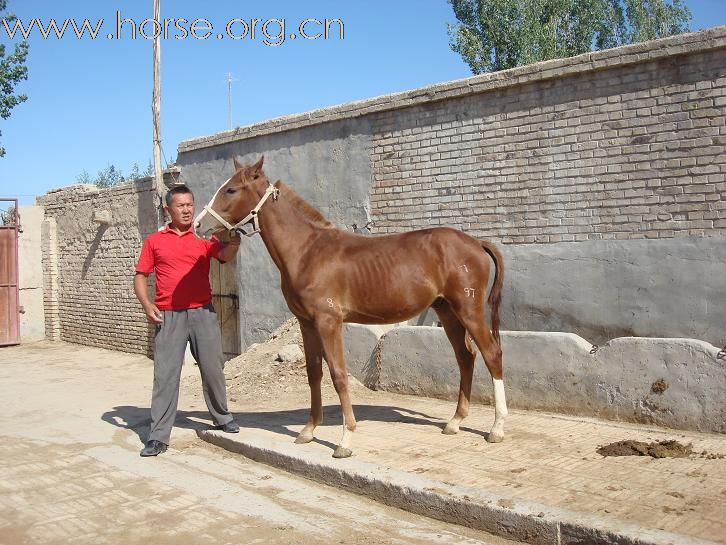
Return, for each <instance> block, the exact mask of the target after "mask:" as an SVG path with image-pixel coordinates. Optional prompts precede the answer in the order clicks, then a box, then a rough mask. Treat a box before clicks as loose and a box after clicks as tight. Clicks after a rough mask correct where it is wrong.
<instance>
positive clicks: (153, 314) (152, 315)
mask: <svg viewBox="0 0 726 545" xmlns="http://www.w3.org/2000/svg"><path fill="white" fill-rule="evenodd" d="M144 312H145V313H146V319H147V320H149V323H152V324H154V325H159V324H161V323H162V322H163V321H164V314H162V312H161V311H160V310H159V308H158V307H157V306H156V305H153V304H152V305H148V306H146V307H144Z"/></svg>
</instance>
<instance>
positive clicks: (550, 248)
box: [501, 237, 726, 347]
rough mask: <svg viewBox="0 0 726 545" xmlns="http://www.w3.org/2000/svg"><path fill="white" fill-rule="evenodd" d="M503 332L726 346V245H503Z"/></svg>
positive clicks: (686, 241) (701, 241) (689, 241)
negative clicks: (669, 339)
mask: <svg viewBox="0 0 726 545" xmlns="http://www.w3.org/2000/svg"><path fill="white" fill-rule="evenodd" d="M502 250H503V253H504V256H505V263H506V274H505V278H506V281H505V288H504V293H503V296H502V307H501V315H502V328H503V329H516V330H523V331H566V332H571V333H576V334H578V335H580V336H581V337H584V338H586V339H588V341H590V342H592V343H594V344H604V343H605V342H607V341H608V340H610V339H614V338H616V337H625V336H634V337H688V338H693V339H699V340H703V341H706V342H709V343H710V344H712V345H714V346H719V347H722V346H726V305H724V304H719V301H726V273H725V272H724V264H726V238H718V237H716V238H703V237H684V238H672V239H658V240H627V241H586V242H578V243H567V242H564V243H558V244H527V245H518V244H508V245H505V246H504V247H503V248H502Z"/></svg>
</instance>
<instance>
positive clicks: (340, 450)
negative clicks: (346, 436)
mask: <svg viewBox="0 0 726 545" xmlns="http://www.w3.org/2000/svg"><path fill="white" fill-rule="evenodd" d="M352 454H353V451H352V450H350V449H349V448H345V447H337V448H336V449H335V452H334V453H333V458H350V456H351V455H352Z"/></svg>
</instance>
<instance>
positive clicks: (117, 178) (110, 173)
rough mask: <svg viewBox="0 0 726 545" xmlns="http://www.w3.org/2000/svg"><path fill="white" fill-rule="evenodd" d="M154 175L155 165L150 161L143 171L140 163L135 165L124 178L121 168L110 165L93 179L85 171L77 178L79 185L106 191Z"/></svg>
mask: <svg viewBox="0 0 726 545" xmlns="http://www.w3.org/2000/svg"><path fill="white" fill-rule="evenodd" d="M153 174H154V165H152V164H151V161H149V164H148V165H147V167H146V168H145V169H144V170H143V171H141V169H140V168H139V165H138V163H134V164H133V166H132V167H131V172H130V173H129V175H128V176H124V174H123V172H122V171H121V169H120V168H116V167H115V166H114V165H108V166H107V167H106V168H103V169H101V170H99V171H98V173H97V174H96V177H95V178H91V176H90V175H89V174H88V172H86V171H85V170H84V171H83V172H81V173H80V174H79V175H78V176H77V177H76V181H77V182H78V183H79V184H91V185H95V186H96V187H100V188H101V189H106V188H109V187H114V186H116V185H118V184H121V183H123V182H126V181H131V180H137V179H138V178H145V177H148V176H153Z"/></svg>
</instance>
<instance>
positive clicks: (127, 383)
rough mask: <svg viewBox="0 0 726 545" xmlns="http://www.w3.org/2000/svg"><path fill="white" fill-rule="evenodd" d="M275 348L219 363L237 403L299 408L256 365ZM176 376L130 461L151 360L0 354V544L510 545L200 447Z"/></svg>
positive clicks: (76, 352) (198, 402) (191, 378)
mask: <svg viewBox="0 0 726 545" xmlns="http://www.w3.org/2000/svg"><path fill="white" fill-rule="evenodd" d="M287 341H288V338H287V337H285V338H284V339H282V338H280V339H274V340H273V341H272V342H270V343H265V344H263V345H261V346H260V347H257V348H256V349H255V350H253V351H251V354H255V357H254V358H250V357H248V358H247V359H244V358H243V360H244V361H245V365H242V361H241V360H240V361H235V362H233V363H232V364H231V365H232V366H234V368H235V369H238V371H237V372H235V373H228V376H230V378H231V381H230V382H233V383H234V384H236V386H234V387H233V388H231V390H232V391H233V392H234V394H233V395H235V396H237V402H236V403H240V402H243V401H244V400H248V399H254V398H255V396H260V395H276V394H277V393H278V392H281V391H285V392H287V393H288V394H292V393H293V392H294V396H295V398H294V399H304V397H305V396H306V395H307V393H306V389H307V386H306V382H305V379H304V376H303V375H304V369H299V368H298V367H297V366H296V365H288V366H287V367H282V366H280V365H272V364H271V363H270V362H269V361H268V365H266V366H265V365H261V362H263V361H267V360H265V358H266V357H267V356H264V355H263V354H264V353H267V352H268V351H270V350H272V349H273V347H274V346H277V344H279V343H283V342H285V343H286V342H287ZM254 363H257V364H258V365H257V366H255V365H253V364H254ZM183 373H184V375H185V377H186V378H185V381H184V383H185V387H184V391H183V392H182V395H181V399H180V410H179V413H178V414H179V418H178V419H177V425H176V426H175V428H174V431H173V433H172V441H171V443H172V444H171V445H170V447H169V450H168V451H167V452H166V453H164V454H163V455H161V456H158V457H156V458H140V457H139V449H140V448H141V447H142V446H143V441H144V440H145V438H146V436H147V434H148V425H149V418H148V417H149V401H150V397H151V385H152V378H153V364H152V362H151V361H150V360H148V359H147V358H145V357H142V356H137V355H133V354H124V353H121V352H112V351H108V350H103V349H97V348H91V347H84V346H78V345H73V344H67V343H62V342H55V343H51V342H41V343H33V344H28V345H21V346H17V347H5V348H0V398H2V399H3V400H4V402H5V403H4V406H3V408H4V410H3V411H2V413H0V475H2V478H0V544H1V545H6V544H7V545H24V544H33V545H34V544H43V545H54V544H67V543H74V544H93V545H102V544H108V545H116V544H118V543H124V544H127V545H145V544H147V543H158V544H161V545H165V544H185V543H194V544H210V545H211V544H215V545H216V544H220V545H221V544H228V543H230V544H231V543H235V544H236V543H263V544H266V543H270V544H273V543H274V544H285V545H293V544H303V543H306V544H307V543H316V544H322V545H337V544H339V543H353V544H361V545H383V544H392V545H393V544H396V545H398V544H401V545H423V544H424V543H431V542H434V543H438V544H441V545H464V544H474V543H486V544H490V545H505V544H507V543H511V542H509V541H506V540H503V539H499V538H495V537H491V536H489V535H488V534H484V533H482V532H477V531H473V530H469V529H466V528H462V527H458V526H455V525H451V524H445V523H440V522H437V521H433V520H430V519H426V518H423V517H420V516H416V515H412V514H410V513H407V512H404V511H399V510H397V509H393V508H390V507H387V506H385V505H381V504H378V503H376V502H374V501H372V500H368V499H367V498H363V497H359V496H355V495H353V494H349V493H346V492H343V491H341V490H338V489H337V488H331V487H327V486H324V485H320V484H318V483H314V482H312V481H308V480H305V479H302V478H299V477H296V476H294V475H290V474H288V473H286V472H284V471H278V470H275V469H274V468H271V467H268V466H265V465H262V464H258V463H255V462H252V461H251V460H248V459H246V458H244V457H241V456H238V455H233V454H230V453H229V452H227V451H225V450H222V449H219V448H217V447H214V446H212V445H209V444H208V443H205V442H203V441H201V440H200V439H199V438H198V437H197V435H196V430H197V429H207V428H209V426H210V422H209V415H208V413H207V412H206V408H205V407H204V402H203V399H202V397H201V388H200V385H199V384H198V380H199V379H198V373H197V372H196V369H194V368H192V367H191V366H185V369H184V371H183ZM301 373H302V375H301ZM266 374H269V378H265V377H266V376H267V375H266ZM235 375H237V376H236V378H232V377H234V376H235ZM255 377H259V380H258V379H257V378H255ZM234 381H236V382H234ZM286 388H289V390H286ZM331 390H332V388H331ZM298 396H299V397H298ZM295 402H299V401H295Z"/></svg>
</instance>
